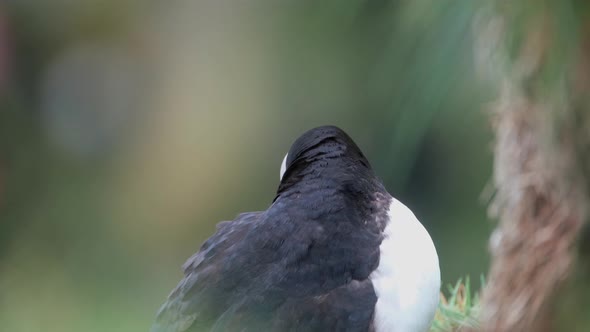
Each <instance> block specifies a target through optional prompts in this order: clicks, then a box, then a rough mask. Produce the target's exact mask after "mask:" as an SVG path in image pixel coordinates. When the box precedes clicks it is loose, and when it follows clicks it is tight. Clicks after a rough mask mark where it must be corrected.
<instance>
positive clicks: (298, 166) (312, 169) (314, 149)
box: [279, 126, 372, 191]
mask: <svg viewBox="0 0 590 332" xmlns="http://www.w3.org/2000/svg"><path fill="white" fill-rule="evenodd" d="M284 163H285V165H284V166H285V170H284V171H285V173H284V175H283V176H282V179H281V185H280V187H279V191H281V190H282V189H284V188H285V187H287V186H290V185H291V184H293V183H295V182H298V181H300V180H301V179H302V178H304V177H305V176H307V175H310V174H314V175H315V176H317V175H319V173H320V172H321V173H328V172H329V174H331V175H334V176H338V175H342V174H343V173H348V172H353V171H355V172H358V171H361V172H370V173H372V171H371V166H370V164H369V161H368V160H367V158H365V156H364V155H363V153H362V152H361V150H360V149H359V147H358V146H357V145H356V143H354V141H353V140H352V139H351V138H350V136H348V135H347V134H346V133H345V132H344V131H343V130H342V129H340V128H338V127H335V126H322V127H317V128H313V129H311V130H309V131H307V132H305V133H304V134H303V135H301V136H300V137H299V138H298V139H297V140H295V142H294V143H293V145H291V148H290V149H289V153H288V154H287V156H286V160H285V161H284ZM324 175H326V174H324Z"/></svg>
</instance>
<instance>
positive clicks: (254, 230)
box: [151, 126, 440, 332]
mask: <svg viewBox="0 0 590 332" xmlns="http://www.w3.org/2000/svg"><path fill="white" fill-rule="evenodd" d="M183 271H184V278H183V279H182V280H181V281H180V282H179V283H178V285H177V286H176V287H175V288H174V289H173V290H172V292H171V293H170V295H169V296H168V298H167V300H166V301H165V303H164V304H163V305H162V306H161V307H160V309H159V310H158V312H157V314H156V318H155V322H154V323H153V326H152V329H151V331H152V332H185V331H186V332H201V331H219V332H222V331H244V332H249V331H253V332H264V331H276V332H282V331H302V332H304V331H373V332H386V331H387V332H425V331H428V330H429V329H430V326H431V323H432V320H433V318H434V315H435V312H436V309H437V306H438V303H439V298H440V295H439V294H440V293H439V292H440V268H439V262H438V255H437V252H436V249H435V246H434V244H433V241H432V239H431V237H430V235H429V233H428V232H427V231H426V229H425V228H424V227H423V225H422V224H421V223H420V222H419V221H418V219H417V218H416V216H415V215H414V213H412V211H411V210H410V209H409V208H408V207H406V206H405V205H404V204H402V203H401V202H400V201H399V200H397V199H396V198H394V197H393V196H392V195H391V194H389V193H388V191H387V190H386V189H385V186H384V185H383V182H382V181H381V180H380V179H379V178H378V177H377V175H376V174H375V173H374V171H373V169H372V168H371V166H370V164H369V161H368V160H367V158H366V157H365V156H364V154H363V153H362V152H361V150H360V148H359V147H358V146H357V145H356V144H355V143H354V141H353V140H352V139H351V138H350V137H349V136H348V135H347V134H346V133H345V132H344V131H343V130H341V129H340V128H338V127H335V126H321V127H317V128H313V129H311V130H309V131H307V132H305V133H303V134H302V135H301V136H300V137H299V138H297V140H295V142H294V143H293V145H292V146H291V147H290V149H289V151H288V153H287V154H286V155H285V157H284V159H283V161H282V164H281V167H280V183H279V185H278V189H277V192H276V196H275V197H274V199H273V201H272V203H271V204H270V206H269V207H268V208H267V209H266V210H264V211H258V212H247V213H242V214H239V215H238V216H237V217H236V218H235V219H234V220H233V221H224V222H221V223H219V224H218V225H217V230H216V232H215V234H213V235H212V236H211V237H210V238H209V239H207V240H206V241H205V242H204V243H203V244H202V246H201V247H200V250H199V251H198V252H197V253H196V254H194V255H193V256H192V257H190V258H189V259H188V260H187V261H186V263H185V264H184V265H183Z"/></svg>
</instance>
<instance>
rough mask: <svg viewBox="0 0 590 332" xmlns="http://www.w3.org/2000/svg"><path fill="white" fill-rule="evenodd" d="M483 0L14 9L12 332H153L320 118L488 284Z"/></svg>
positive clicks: (5, 325)
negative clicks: (477, 51)
mask: <svg viewBox="0 0 590 332" xmlns="http://www.w3.org/2000/svg"><path fill="white" fill-rule="evenodd" d="M483 4H484V1H483V0H480V1H474V0H457V1H388V0H377V1H361V0H347V1H311V0H307V1H235V2H230V1H218V2H214V1H210V2H207V1H200V2H192V3H186V2H156V1H151V2H142V1H136V0H125V1H114V0H110V1H98V0H86V1H78V2H71V1H59V0H58V1H51V2H49V1H20V0H19V1H16V0H12V1H11V0H8V1H4V2H2V3H0V322H2V323H1V326H2V327H1V329H2V330H3V331H17V332H21V331H22V332H34V331H60V332H62V331H90V332H92V331H113V332H114V331H146V330H148V328H149V326H150V325H151V322H152V319H153V317H154V314H155V311H156V310H157V308H158V307H159V305H160V304H161V303H162V302H163V301H164V299H165V297H166V296H167V294H168V292H169V291H170V290H171V289H172V288H173V287H174V286H175V284H176V282H177V281H178V280H179V279H180V278H181V270H180V265H181V264H182V263H183V262H184V260H185V259H186V258H188V257H189V256H190V255H191V254H192V253H193V252H195V251H196V250H197V249H198V248H199V246H200V244H201V242H202V241H203V240H204V239H206V238H207V237H208V236H210V235H211V234H212V232H213V231H214V229H215V224H216V223H217V222H219V221H222V220H231V219H233V218H234V217H235V216H236V214H238V213H240V212H244V211H254V210H262V209H266V207H267V206H268V204H269V203H270V201H271V200H272V198H273V197H274V192H275V189H276V187H277V185H278V180H279V166H280V163H281V161H282V158H283V156H284V154H285V153H286V151H287V150H288V149H289V146H290V144H291V142H292V141H293V140H294V139H295V138H297V136H298V135H299V134H301V133H302V132H304V131H306V130H307V129H310V128H312V127H314V126H318V125H324V124H334V125H337V126H340V127H342V128H343V129H345V130H346V131H347V132H348V133H349V134H350V135H351V136H352V137H353V138H354V139H355V140H356V141H357V143H358V144H359V145H360V147H361V148H362V149H363V150H364V152H365V153H366V155H367V157H368V158H369V160H370V161H371V163H372V164H373V167H374V168H375V170H376V172H377V174H379V176H380V177H381V178H382V179H383V180H384V181H385V183H386V185H387V187H388V189H389V191H390V192H391V193H393V194H394V195H395V196H396V197H397V198H399V199H400V200H402V201H403V202H405V203H406V204H407V205H408V206H409V207H410V208H411V209H412V210H413V211H414V212H415V213H416V215H417V216H418V218H419V219H420V220H421V221H422V222H423V224H424V225H425V226H426V228H427V229H428V230H429V232H430V233H431V235H432V237H433V239H434V242H435V244H436V246H437V249H438V252H439V257H440V261H441V268H442V278H443V282H444V283H449V282H454V281H455V280H456V279H457V278H458V277H460V276H464V275H465V274H470V275H472V276H473V277H474V279H476V280H477V278H478V276H479V275H480V274H482V273H485V271H486V267H487V265H488V257H487V254H486V246H487V237H488V235H489V232H490V230H491V228H492V226H493V225H492V224H491V223H490V222H488V220H487V217H486V211H485V210H486V203H487V202H486V197H485V195H482V193H485V190H484V189H485V188H486V186H487V183H488V182H489V180H490V176H491V168H492V154H491V130H490V128H489V123H488V115H487V114H486V112H485V109H486V107H487V104H488V103H489V102H490V101H491V100H493V97H494V96H495V91H493V87H492V86H491V84H488V85H486V83H483V82H482V81H481V80H479V79H478V78H477V77H476V73H475V72H476V70H475V69H476V68H475V67H476V66H475V64H474V54H473V52H474V32H473V22H474V17H476V16H477V14H478V11H479V10H480V8H481V7H482V6H483ZM482 197H483V198H482ZM408 254H411V253H408Z"/></svg>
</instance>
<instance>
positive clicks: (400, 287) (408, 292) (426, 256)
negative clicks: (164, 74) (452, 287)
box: [370, 198, 440, 332]
mask: <svg viewBox="0 0 590 332" xmlns="http://www.w3.org/2000/svg"><path fill="white" fill-rule="evenodd" d="M388 216H389V221H388V224H387V226H386V227H385V231H384V236H385V237H384V239H383V242H382V243H381V246H380V250H381V256H380V260H379V266H378V268H377V269H376V270H375V271H373V273H372V274H371V276H370V278H371V281H372V283H373V287H374V289H375V293H376V294H377V304H376V305H375V316H374V326H375V330H376V332H425V331H428V329H429V328H430V325H431V323H432V319H433V317H434V314H435V312H436V308H437V306H438V302H439V298H440V295H439V294H440V293H439V292H440V268H439V263H438V255H437V253H436V249H435V248H434V244H433V243H432V239H431V238H430V235H429V234H428V232H427V231H426V229H425V228H424V227H423V226H422V224H421V223H420V222H419V221H418V219H416V217H415V216H414V214H413V213H412V211H410V209H408V208H407V207H406V206H405V205H404V204H402V203H401V202H399V201H398V200H396V199H395V198H393V199H392V202H391V205H390V207H389V214H388Z"/></svg>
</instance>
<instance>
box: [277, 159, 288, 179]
mask: <svg viewBox="0 0 590 332" xmlns="http://www.w3.org/2000/svg"><path fill="white" fill-rule="evenodd" d="M288 155H289V154H288V153H287V154H286V155H285V158H283V163H282V164H281V173H280V175H279V180H283V175H285V171H286V170H287V156H288Z"/></svg>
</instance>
